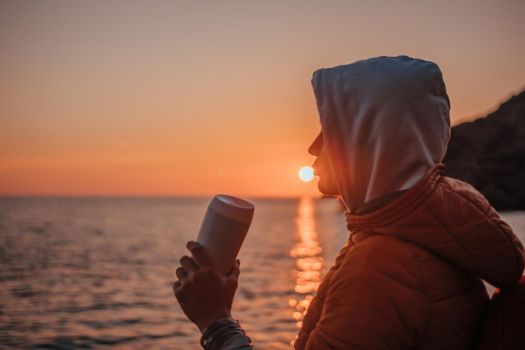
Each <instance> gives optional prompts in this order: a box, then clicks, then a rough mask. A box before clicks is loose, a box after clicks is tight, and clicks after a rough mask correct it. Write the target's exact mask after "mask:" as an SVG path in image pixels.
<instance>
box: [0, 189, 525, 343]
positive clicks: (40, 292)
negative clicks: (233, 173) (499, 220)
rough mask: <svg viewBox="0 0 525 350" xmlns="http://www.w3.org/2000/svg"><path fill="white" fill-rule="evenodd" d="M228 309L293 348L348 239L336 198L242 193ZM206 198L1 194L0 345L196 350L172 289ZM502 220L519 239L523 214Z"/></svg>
mask: <svg viewBox="0 0 525 350" xmlns="http://www.w3.org/2000/svg"><path fill="white" fill-rule="evenodd" d="M249 200H250V201H252V202H253V203H254V204H255V206H256V212H255V216H254V220H253V224H252V226H251V228H250V231H249V233H248V235H247V237H246V240H245V243H244V245H243V247H242V249H241V253H240V259H241V276H240V281H239V288H238V290H237V294H236V299H235V302H234V307H233V315H234V317H236V318H238V319H239V320H240V322H241V325H242V326H243V328H244V329H245V330H246V331H247V333H248V334H249V335H250V337H251V338H252V339H253V341H254V342H255V344H256V345H257V347H258V348H260V349H269V350H272V349H290V347H291V345H290V344H291V342H292V341H293V339H294V338H295V336H296V334H297V330H298V328H299V327H300V326H301V322H302V317H303V314H304V310H305V309H306V308H307V307H308V305H309V302H310V300H311V298H312V297H313V295H314V294H315V290H316V288H317V286H318V284H319V281H320V280H321V278H322V276H323V274H324V273H325V272H326V271H327V269H328V268H329V267H330V266H331V265H332V263H333V261H334V258H335V255H336V253H337V251H338V250H339V249H340V248H341V246H342V245H343V244H344V242H345V240H346V238H347V231H346V227H345V222H344V217H343V215H342V210H341V207H340V206H339V203H338V202H337V201H336V200H333V199H312V198H301V199H257V198H251V199H249ZM208 202H209V198H175V197H158V198H155V197H137V198H123V197H122V198H115V197H113V198H111V197H107V198H105V197H79V198H73V197H62V198H51V197H39V198H0V348H6V349H17V348H19V349H22V348H23V349H28V348H29V349H78V348H84V349H91V348H93V349H103V348H111V349H170V350H171V349H187V350H192V349H200V346H199V345H198V340H199V332H198V330H197V328H196V327H195V326H194V325H193V324H192V323H191V322H189V321H188V320H187V319H186V317H185V316H184V314H183V312H182V310H181V309H180V307H179V306H178V304H177V302H176V301H175V299H174V297H173V292H172V289H171V284H172V282H173V280H174V278H175V276H174V269H175V267H176V266H177V264H178V259H179V258H180V257H181V256H182V255H183V254H185V253H187V252H186V250H185V242H186V241H187V240H190V239H195V238H196V234H197V231H198V229H199V225H200V223H201V221H202V217H203V215H204V213H205V210H206V206H207V204H208ZM502 216H503V217H504V219H506V220H507V221H508V222H509V224H510V225H511V226H512V227H513V228H514V229H515V231H516V232H517V233H518V235H519V236H520V237H521V239H522V240H524V239H525V212H513V213H503V214H502Z"/></svg>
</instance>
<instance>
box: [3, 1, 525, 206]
mask: <svg viewBox="0 0 525 350" xmlns="http://www.w3.org/2000/svg"><path fill="white" fill-rule="evenodd" d="M523 13H525V2H523V1H482V0H478V1H443V0H441V1H387V0H381V1H380V0H378V1H335V0H325V1H320V0H319V1H307V0H302V1H286V0H279V1H273V0H266V1H262V0H261V1H255V0H252V1H249V0H243V1H219V0H210V1H190V0H188V1H70V0H67V1H45V0H40V1H24V0H22V1H21V0H13V1H5V0H0V48H1V54H0V77H1V79H0V195H184V196H190V195H199V196H209V195H212V194H214V193H229V194H233V195H239V196H262V197H290V196H310V195H318V194H319V192H318V191H317V188H316V185H315V181H314V182H310V183H304V182H302V181H300V180H299V177H298V170H299V168H300V167H301V166H303V165H310V164H311V163H312V161H313V157H312V156H310V155H309V154H308V153H307V152H306V150H307V148H308V146H309V144H310V142H311V141H312V139H313V138H314V137H315V136H316V134H317V133H318V132H319V130H320V122H319V116H318V112H317V110H316V107H315V99H314V96H313V92H312V89H311V85H310V79H311V76H312V72H313V71H314V70H316V69H318V68H322V67H330V66H335V65H340V64H346V63H351V62H353V61H356V60H359V59H363V58H367V57H373V56H379V55H388V56H396V55H399V54H405V55H409V56H413V57H419V58H423V59H426V60H431V61H434V62H436V63H437V64H438V65H439V66H440V67H441V70H442V71H443V75H444V79H445V82H446V85H447V90H448V94H449V96H450V99H451V104H452V109H451V118H452V123H453V124H458V123H460V122H463V121H467V120H472V119H474V118H476V117H479V116H483V115H485V114H486V113H487V112H490V111H493V110H495V109H496V108H497V106H498V105H499V104H500V103H501V102H503V101H505V100H506V99H508V98H509V97H510V96H511V95H512V94H516V93H518V92H519V91H521V90H522V89H524V88H525V45H523V35H524V34H525V21H523V20H522V15H523Z"/></svg>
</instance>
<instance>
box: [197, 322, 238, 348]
mask: <svg viewBox="0 0 525 350" xmlns="http://www.w3.org/2000/svg"><path fill="white" fill-rule="evenodd" d="M236 334H239V335H243V336H244V335H245V334H246V333H245V332H244V330H243V329H242V328H241V326H240V325H239V321H237V320H236V319H234V318H231V317H225V318H222V319H220V320H217V321H215V322H214V323H212V324H211V325H210V326H209V327H208V328H206V329H205V330H204V332H203V333H202V336H201V339H200V344H201V346H202V347H203V348H204V349H206V350H215V349H220V348H221V347H222V345H224V343H226V342H227V341H228V339H230V338H231V336H233V335H236Z"/></svg>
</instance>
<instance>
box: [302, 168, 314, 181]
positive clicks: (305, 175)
mask: <svg viewBox="0 0 525 350" xmlns="http://www.w3.org/2000/svg"><path fill="white" fill-rule="evenodd" d="M299 178H300V179H301V181H304V182H310V181H312V180H313V178H314V169H313V168H312V167H311V166H303V167H301V169H299Z"/></svg>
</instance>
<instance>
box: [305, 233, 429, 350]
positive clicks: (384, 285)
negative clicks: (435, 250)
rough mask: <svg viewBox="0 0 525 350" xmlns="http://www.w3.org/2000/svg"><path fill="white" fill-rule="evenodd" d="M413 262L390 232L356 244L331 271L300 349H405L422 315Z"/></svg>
mask: <svg viewBox="0 0 525 350" xmlns="http://www.w3.org/2000/svg"><path fill="white" fill-rule="evenodd" d="M415 264H417V262H416V261H415V258H414V257H412V256H411V255H410V252H409V250H408V249H407V247H406V243H402V242H401V241H399V240H397V239H395V238H387V237H384V236H383V237H382V238H376V237H371V238H368V239H367V240H366V241H364V242H362V243H360V244H359V245H357V246H356V247H355V248H354V249H353V250H352V251H350V252H349V253H348V254H347V256H346V257H345V260H344V261H343V263H342V265H341V267H340V268H339V269H338V271H337V273H336V274H334V276H333V279H332V283H331V286H330V288H329V290H328V292H327V294H326V299H325V301H324V307H323V311H322V313H321V317H320V319H319V322H317V324H316V326H315V328H314V329H313V330H312V332H311V333H310V335H309V337H308V340H307V342H306V346H305V349H306V350H325V349H331V350H333V349H341V350H343V349H345V350H352V349H359V350H368V349H370V350H387V349H388V350H394V349H399V350H401V349H410V348H411V347H412V346H413V345H414V344H415V342H417V340H418V334H420V333H421V331H422V328H423V327H424V325H425V322H426V318H427V315H428V310H427V303H426V300H425V297H424V293H423V289H422V286H421V285H420V283H421V282H420V281H421V278H420V277H419V276H418V273H419V272H418V268H417V265H415Z"/></svg>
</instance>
